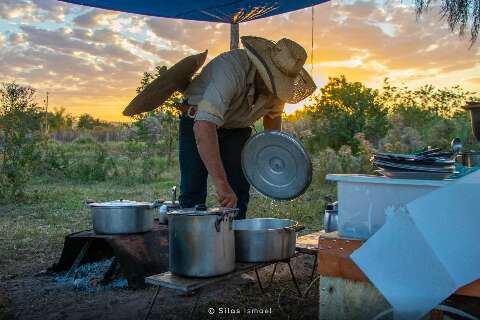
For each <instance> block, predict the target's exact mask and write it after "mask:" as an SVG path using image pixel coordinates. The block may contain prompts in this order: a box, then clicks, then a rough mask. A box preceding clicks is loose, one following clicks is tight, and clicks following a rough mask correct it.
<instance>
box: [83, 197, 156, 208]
mask: <svg viewBox="0 0 480 320" xmlns="http://www.w3.org/2000/svg"><path fill="white" fill-rule="evenodd" d="M154 204H155V203H153V202H139V201H132V200H124V199H120V200H113V201H107V202H92V203H87V206H88V207H89V208H95V209H96V208H99V209H131V208H145V209H151V208H152V207H153V206H154Z"/></svg>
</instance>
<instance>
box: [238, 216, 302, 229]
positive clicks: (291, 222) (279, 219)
mask: <svg viewBox="0 0 480 320" xmlns="http://www.w3.org/2000/svg"><path fill="white" fill-rule="evenodd" d="M253 220H264V221H268V220H270V221H273V220H278V221H289V222H290V224H289V225H287V226H284V227H278V228H265V229H237V228H236V227H235V225H236V224H239V223H242V221H247V222H248V221H253ZM297 225H298V221H295V220H292V219H286V218H285V219H284V218H250V219H242V220H234V221H233V230H234V231H235V232H237V231H239V232H242V231H247V232H278V231H282V230H285V228H287V229H288V228H289V227H293V226H297ZM289 231H290V230H289Z"/></svg>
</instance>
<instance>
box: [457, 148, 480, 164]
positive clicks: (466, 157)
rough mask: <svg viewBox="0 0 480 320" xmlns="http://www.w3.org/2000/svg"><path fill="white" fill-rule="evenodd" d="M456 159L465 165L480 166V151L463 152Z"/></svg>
mask: <svg viewBox="0 0 480 320" xmlns="http://www.w3.org/2000/svg"><path fill="white" fill-rule="evenodd" d="M455 160H456V162H457V163H460V164H461V165H463V166H465V167H480V152H478V151H477V152H475V151H471V152H463V153H460V154H458V155H457V157H456V158H455Z"/></svg>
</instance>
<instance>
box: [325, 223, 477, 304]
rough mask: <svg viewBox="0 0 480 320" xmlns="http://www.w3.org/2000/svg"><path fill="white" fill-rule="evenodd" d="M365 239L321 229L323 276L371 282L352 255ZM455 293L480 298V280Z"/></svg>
mask: <svg viewBox="0 0 480 320" xmlns="http://www.w3.org/2000/svg"><path fill="white" fill-rule="evenodd" d="M364 241H365V240H358V239H346V238H343V237H340V236H339V235H338V233H336V232H331V233H325V232H323V230H322V231H320V236H319V238H318V242H319V244H318V265H317V271H318V273H319V274H320V275H322V276H328V277H340V278H344V279H349V280H355V281H362V282H369V280H368V278H367V277H366V276H365V274H364V273H363V272H362V271H361V270H360V269H359V268H358V267H357V265H356V264H355V263H354V262H353V260H352V259H351V258H350V255H351V254H352V253H353V252H354V251H355V250H357V249H358V248H360V247H361V246H362V244H363V242H364ZM454 294H456V295H462V296H469V297H476V298H480V280H476V281H474V282H471V283H470V284H468V285H466V286H463V287H462V288H460V289H458V290H457V291H456V292H455V293H454Z"/></svg>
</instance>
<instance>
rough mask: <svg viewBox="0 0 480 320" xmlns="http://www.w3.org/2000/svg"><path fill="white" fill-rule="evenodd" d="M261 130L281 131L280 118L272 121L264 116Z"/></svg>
mask: <svg viewBox="0 0 480 320" xmlns="http://www.w3.org/2000/svg"><path fill="white" fill-rule="evenodd" d="M263 128H264V129H265V130H282V116H279V117H276V118H273V119H272V118H270V117H269V116H264V117H263Z"/></svg>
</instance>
